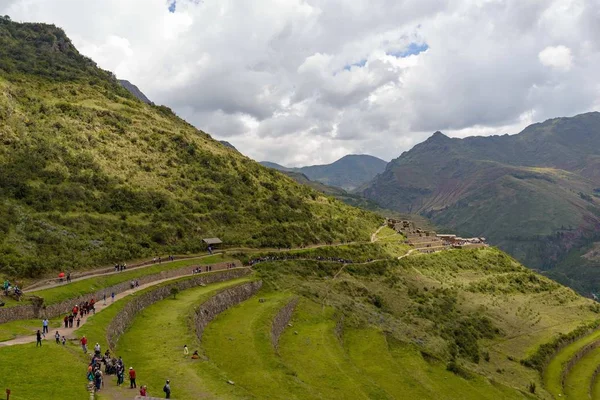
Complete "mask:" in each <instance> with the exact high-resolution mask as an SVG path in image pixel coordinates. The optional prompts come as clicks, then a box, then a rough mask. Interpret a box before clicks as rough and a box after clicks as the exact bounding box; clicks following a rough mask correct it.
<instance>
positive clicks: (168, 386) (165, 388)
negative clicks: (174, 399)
mask: <svg viewBox="0 0 600 400" xmlns="http://www.w3.org/2000/svg"><path fill="white" fill-rule="evenodd" d="M163 392H165V395H166V397H165V398H166V399H170V398H171V381H169V380H168V379H167V383H165V386H163Z"/></svg>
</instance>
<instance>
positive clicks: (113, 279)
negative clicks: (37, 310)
mask: <svg viewBox="0 0 600 400" xmlns="http://www.w3.org/2000/svg"><path fill="white" fill-rule="evenodd" d="M231 260H233V259H232V258H230V257H227V256H225V255H223V254H219V255H214V256H210V257H205V258H202V259H190V260H182V261H175V262H169V263H164V264H156V265H152V266H148V267H144V268H138V269H134V270H130V271H127V270H126V271H123V272H119V273H116V274H110V275H104V276H97V277H92V278H88V279H83V280H80V281H75V282H72V283H68V284H64V285H62V286H58V287H54V288H50V289H44V290H38V291H34V292H29V294H30V295H34V296H39V297H41V298H43V299H44V302H45V304H54V303H59V302H61V301H63V300H67V299H71V298H75V297H78V296H82V295H85V294H88V293H94V292H97V291H98V290H101V289H103V288H107V287H110V286H113V285H116V284H118V283H121V282H127V281H131V280H135V279H139V278H141V277H143V276H147V275H152V274H158V273H160V272H161V271H169V270H174V269H178V268H182V267H185V266H187V265H189V266H192V265H207V264H213V263H218V262H222V261H231ZM190 273H191V271H190ZM106 297H110V293H107V294H106ZM96 300H99V299H96ZM19 304H20V303H10V306H15V305H19Z"/></svg>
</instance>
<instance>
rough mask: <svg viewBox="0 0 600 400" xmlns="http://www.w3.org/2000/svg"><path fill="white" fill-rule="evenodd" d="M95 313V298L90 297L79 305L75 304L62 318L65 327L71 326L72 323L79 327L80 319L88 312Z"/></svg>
mask: <svg viewBox="0 0 600 400" xmlns="http://www.w3.org/2000/svg"><path fill="white" fill-rule="evenodd" d="M90 312H91V313H92V314H96V300H94V299H91V300H89V301H86V302H85V303H83V304H82V305H81V306H79V305H77V304H75V306H74V307H73V309H72V310H71V312H70V313H69V314H67V315H65V317H64V318H63V322H64V324H65V328H73V324H74V323H76V327H77V328H79V324H80V323H81V319H82V318H83V317H84V316H87V315H88V314H89V313H90Z"/></svg>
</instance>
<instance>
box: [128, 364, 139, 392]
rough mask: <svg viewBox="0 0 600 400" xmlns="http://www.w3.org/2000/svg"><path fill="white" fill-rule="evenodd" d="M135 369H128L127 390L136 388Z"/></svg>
mask: <svg viewBox="0 0 600 400" xmlns="http://www.w3.org/2000/svg"><path fill="white" fill-rule="evenodd" d="M135 378H136V376H135V369H133V367H129V388H130V389H133V388H136V387H137V386H136V385H135Z"/></svg>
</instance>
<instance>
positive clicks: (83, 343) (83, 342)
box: [80, 336, 87, 353]
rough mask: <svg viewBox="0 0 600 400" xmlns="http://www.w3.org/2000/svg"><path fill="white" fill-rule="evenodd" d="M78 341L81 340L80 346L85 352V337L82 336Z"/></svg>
mask: <svg viewBox="0 0 600 400" xmlns="http://www.w3.org/2000/svg"><path fill="white" fill-rule="evenodd" d="M80 342H81V348H82V349H83V352H84V353H87V338H86V337H85V336H84V337H82V338H81V340H80Z"/></svg>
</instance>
